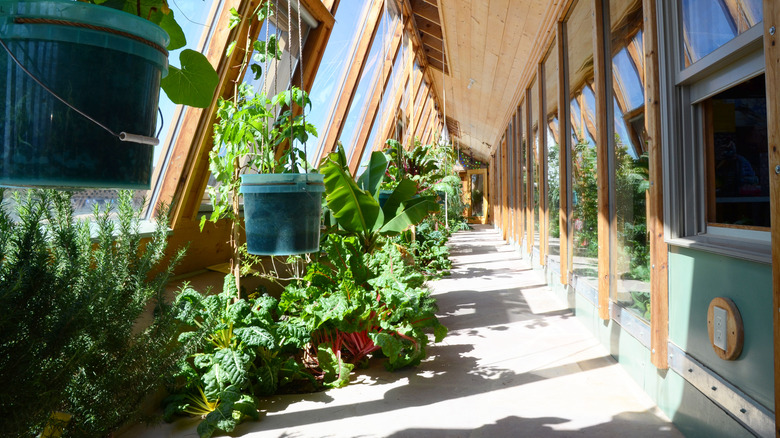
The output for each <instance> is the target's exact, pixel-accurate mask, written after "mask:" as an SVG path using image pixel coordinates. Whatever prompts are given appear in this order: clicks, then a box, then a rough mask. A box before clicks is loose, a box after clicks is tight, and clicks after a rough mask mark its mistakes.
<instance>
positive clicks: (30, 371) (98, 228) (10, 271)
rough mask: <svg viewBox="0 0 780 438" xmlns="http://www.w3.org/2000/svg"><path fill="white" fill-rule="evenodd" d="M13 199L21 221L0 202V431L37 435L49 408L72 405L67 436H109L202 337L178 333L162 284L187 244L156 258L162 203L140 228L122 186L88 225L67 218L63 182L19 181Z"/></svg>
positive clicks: (160, 251)
mask: <svg viewBox="0 0 780 438" xmlns="http://www.w3.org/2000/svg"><path fill="white" fill-rule="evenodd" d="M15 204H16V206H17V207H16V213H17V215H18V220H16V221H14V220H11V214H10V212H8V211H7V209H6V208H5V207H4V208H3V209H2V212H1V213H0V306H2V309H3V318H0V382H3V384H2V385H0V416H2V418H3V433H4V434H7V435H9V436H35V435H37V434H38V433H39V432H40V431H41V429H42V428H43V425H44V424H45V423H46V421H47V418H48V417H49V416H50V414H51V413H52V412H56V411H64V412H68V413H70V414H72V418H71V420H70V423H69V424H68V427H67V429H66V430H65V433H66V435H67V436H104V435H107V434H109V433H111V432H112V431H115V430H116V429H118V428H119V427H120V426H122V425H123V424H126V423H128V422H130V421H133V420H137V419H140V418H142V417H143V414H142V412H141V406H142V403H143V402H144V400H145V399H146V397H147V395H148V394H149V393H151V392H153V390H154V389H155V388H156V387H158V385H160V384H161V383H162V382H163V381H164V379H165V378H166V377H167V376H168V375H170V373H171V372H172V371H173V369H174V368H175V364H176V362H177V361H178V360H179V359H180V358H181V357H185V356H186V355H187V353H188V352H189V351H190V350H191V348H192V347H193V345H192V344H193V343H194V342H196V341H197V338H198V336H199V334H198V333H197V332H196V333H195V334H193V336H192V337H191V339H190V341H189V342H184V343H178V342H177V341H176V336H177V334H178V332H179V330H180V327H181V324H180V323H179V321H178V320H176V319H175V312H174V309H173V308H171V306H170V305H169V303H168V302H167V301H166V299H165V296H164V291H165V284H166V282H167V280H168V278H169V276H170V274H171V271H172V269H173V266H174V265H175V264H176V263H177V262H178V260H179V259H180V258H181V257H182V256H183V254H184V252H183V251H179V252H177V253H176V255H175V256H174V257H173V260H172V261H171V262H170V264H169V265H168V266H167V267H166V266H165V265H163V263H162V262H163V257H164V253H165V249H166V246H167V240H166V239H167V232H168V228H167V215H166V214H165V209H163V210H162V211H163V214H161V215H160V216H158V220H157V226H156V228H155V231H154V234H153V235H152V236H151V238H149V239H142V238H141V236H140V234H139V232H138V230H139V223H140V215H141V212H140V210H137V211H136V210H133V206H132V205H133V200H132V195H131V194H130V192H128V191H123V192H120V195H119V200H118V204H117V206H116V211H114V206H113V205H110V206H109V207H108V208H107V209H106V210H104V211H102V212H101V211H99V210H98V207H97V206H96V207H95V211H94V214H95V218H94V222H93V229H92V232H91V231H90V224H89V223H88V222H86V221H83V222H77V221H75V220H74V218H73V210H72V207H71V203H70V194H69V193H68V192H55V191H27V192H25V193H24V194H19V193H18V192H17V193H16V194H15ZM115 213H116V214H115ZM93 235H94V238H93ZM154 272H159V273H158V274H154ZM149 308H151V309H153V313H152V314H151V315H149V317H150V318H151V320H150V321H149V322H148V324H147V323H140V324H139V323H138V321H139V317H141V316H142V315H143V314H145V313H146V312H147V310H148V309H149Z"/></svg>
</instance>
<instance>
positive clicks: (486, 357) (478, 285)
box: [127, 226, 682, 438]
mask: <svg viewBox="0 0 780 438" xmlns="http://www.w3.org/2000/svg"><path fill="white" fill-rule="evenodd" d="M451 251H452V259H453V262H454V266H453V270H452V275H451V276H449V277H446V278H444V279H442V280H439V281H436V282H433V283H432V284H431V288H432V290H433V291H434V294H435V295H436V297H437V299H438V302H439V308H440V318H441V321H442V323H443V324H444V325H446V326H447V327H448V328H449V329H450V333H449V336H447V338H446V339H445V340H444V341H443V342H441V343H440V344H436V345H433V346H431V347H430V349H429V353H430V357H429V358H428V360H426V361H425V362H423V363H422V365H421V366H419V367H417V368H413V369H407V370H402V371H397V372H394V373H390V372H387V371H385V370H384V368H383V367H382V366H381V364H380V363H378V362H377V363H373V364H372V366H371V367H370V368H369V369H367V370H361V371H359V373H357V374H355V376H354V377H353V382H352V383H351V384H350V385H349V386H347V387H346V388H342V389H336V390H331V391H327V392H322V393H316V394H305V395H285V396H275V397H271V398H268V399H266V400H264V401H262V402H261V421H259V422H250V423H245V424H242V425H241V426H239V428H238V429H237V430H236V431H234V433H233V434H232V435H233V436H247V437H250V436H251V437H291V438H292V437H296V438H303V437H318V438H319V437H568V436H578V437H613V436H614V437H618V436H619V437H623V436H631V437H659V436H661V437H679V436H682V435H681V434H680V432H679V431H677V429H676V428H675V427H674V426H673V425H672V424H671V423H670V422H669V420H668V418H666V417H665V416H664V415H663V413H662V412H661V411H660V410H659V409H658V408H657V407H656V406H655V404H654V403H653V402H652V400H650V399H649V397H647V395H645V394H644V393H643V392H642V391H641V389H640V388H639V387H638V386H637V385H636V384H635V383H634V381H633V380H631V378H630V377H629V376H628V375H627V374H626V373H625V372H624V371H623V370H622V368H621V367H620V366H619V365H618V364H617V363H616V362H615V361H614V360H613V358H612V357H611V356H609V354H608V353H607V352H606V350H605V349H604V348H603V347H602V346H601V345H600V344H599V343H598V342H597V341H596V339H595V338H594V337H593V336H591V334H590V333H589V332H588V331H587V329H586V328H585V327H584V326H583V325H582V324H581V323H580V322H579V321H577V319H576V318H574V316H573V314H572V313H571V312H570V311H569V310H568V309H567V308H566V307H565V306H564V304H563V303H561V302H559V301H558V300H557V298H556V297H555V296H554V294H553V293H551V291H550V290H549V289H548V288H547V287H546V286H545V285H544V284H543V281H542V279H541V277H540V276H539V275H538V274H536V273H534V272H533V270H532V269H531V268H530V267H529V266H528V265H527V263H526V262H524V261H522V260H520V258H519V256H518V254H517V253H516V252H514V251H513V250H512V249H511V248H510V247H509V245H507V244H506V242H504V241H503V240H501V238H500V236H499V234H498V232H496V231H494V230H493V229H492V228H491V227H488V226H476V227H475V229H474V230H473V231H468V232H461V233H457V234H456V235H454V236H453V238H452V240H451ZM196 424H197V420H185V421H179V422H177V423H174V424H172V425H160V426H158V427H155V428H151V429H145V430H140V431H139V430H138V429H136V430H135V431H133V432H132V433H130V434H127V435H130V436H134V437H196V436H197V434H196V432H195V427H196Z"/></svg>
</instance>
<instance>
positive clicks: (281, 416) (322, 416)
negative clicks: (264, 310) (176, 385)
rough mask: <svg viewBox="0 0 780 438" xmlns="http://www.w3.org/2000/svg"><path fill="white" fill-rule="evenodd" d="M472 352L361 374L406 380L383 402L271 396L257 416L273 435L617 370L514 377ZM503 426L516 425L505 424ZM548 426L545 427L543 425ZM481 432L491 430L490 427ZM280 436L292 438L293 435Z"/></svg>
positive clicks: (608, 361) (571, 368)
mask: <svg viewBox="0 0 780 438" xmlns="http://www.w3.org/2000/svg"><path fill="white" fill-rule="evenodd" d="M471 350H473V347H472V346H470V345H437V346H434V347H431V348H430V350H429V352H430V356H429V358H428V359H427V360H426V361H425V362H424V363H423V364H422V365H421V366H420V367H419V368H409V369H403V370H398V371H395V372H392V373H391V372H388V371H385V370H384V369H382V368H381V367H378V366H377V365H378V364H373V365H372V367H371V368H370V369H368V370H365V371H364V372H363V374H364V375H365V376H367V377H368V381H367V382H362V383H361V382H355V383H351V385H385V384H388V383H392V382H394V381H399V380H401V379H406V380H408V381H407V382H404V383H403V384H402V386H397V387H394V388H392V389H390V390H388V391H387V392H385V393H384V396H383V398H382V399H374V400H361V401H356V402H354V403H351V404H347V405H345V404H339V405H334V406H329V402H330V401H332V399H331V398H330V396H329V395H328V394H327V393H315V394H301V395H283V396H274V397H269V398H268V399H265V400H264V401H261V414H262V416H266V415H268V414H274V415H273V420H274V421H273V428H274V430H284V429H288V428H295V427H298V426H303V425H308V424H316V423H319V422H325V421H329V422H332V421H338V420H342V419H347V418H356V417H360V416H369V415H373V414H380V413H386V412H390V411H395V410H400V409H408V408H410V407H421V406H429V405H433V404H436V403H440V402H443V401H446V400H450V399H456V398H464V397H469V396H472V395H477V394H484V393H489V392H492V391H499V390H504V389H506V388H509V387H517V386H521V385H528V384H532V383H535V382H540V381H543V380H547V379H551V378H561V377H564V376H567V375H572V374H576V373H581V372H585V371H589V370H592V369H595V368H601V367H606V366H612V365H614V364H615V361H614V360H613V359H612V358H611V357H610V356H603V357H597V358H593V359H588V360H583V361H579V362H571V363H566V364H563V365H558V366H552V367H548V368H542V369H536V370H533V371H529V372H525V373H517V372H515V371H513V370H509V369H505V368H501V367H496V366H490V365H481V364H480V363H479V360H478V358H476V357H473V356H471V355H469V352H471ZM303 400H306V401H310V402H315V403H321V404H322V405H323V406H322V407H308V408H307V409H306V410H305V414H303V413H302V412H287V411H286V408H287V407H288V406H289V405H291V404H294V403H298V402H300V401H303ZM507 421H515V420H511V419H509V420H507ZM561 421H568V420H561ZM549 423H550V422H549V421H547V422H546V423H545V424H549ZM267 426H268V424H266V423H265V422H264V421H262V420H261V421H260V422H250V423H244V424H242V425H240V426H239V428H237V429H236V431H235V432H236V433H238V434H247V433H251V432H252V430H266V431H268V429H266V427H267ZM485 427H491V425H488V426H485ZM539 427H541V426H539ZM356 432H358V431H356ZM406 432H408V435H407V434H406ZM429 432H431V433H434V435H429ZM436 432H437V431H436V430H431V431H428V430H419V431H417V430H409V431H405V432H403V433H404V434H402V435H398V436H410V437H411V436H415V437H418V436H419V437H423V436H424V437H428V436H437V435H435V433H436ZM439 432H445V431H439ZM446 432H447V433H448V434H447V436H462V435H460V434H459V431H456V430H453V431H446ZM280 436H290V437H292V436H294V435H280ZM355 436H359V435H355ZM393 436H396V435H393ZM438 436H444V435H438ZM496 436H499V435H496ZM503 436H506V435H503ZM510 436H513V435H510ZM529 436H530V435H529Z"/></svg>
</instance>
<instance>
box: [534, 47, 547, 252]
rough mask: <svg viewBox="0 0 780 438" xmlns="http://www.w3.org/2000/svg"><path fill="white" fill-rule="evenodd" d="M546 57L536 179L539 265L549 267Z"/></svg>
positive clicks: (539, 74)
mask: <svg viewBox="0 0 780 438" xmlns="http://www.w3.org/2000/svg"><path fill="white" fill-rule="evenodd" d="M544 84H545V80H544V57H542V59H541V60H540V61H539V64H538V65H537V69H536V85H537V86H538V89H539V91H538V95H539V98H538V100H539V102H537V107H538V109H539V115H538V117H539V118H538V120H539V122H538V124H537V131H538V132H539V150H538V151H537V156H538V160H539V166H538V169H539V175H537V177H536V181H537V187H538V189H537V190H538V191H539V264H540V265H542V266H546V265H547V135H546V132H545V128H544V127H545V120H547V114H546V113H547V103H546V102H545V98H544V88H545V85H544Z"/></svg>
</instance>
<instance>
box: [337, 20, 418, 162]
mask: <svg viewBox="0 0 780 438" xmlns="http://www.w3.org/2000/svg"><path fill="white" fill-rule="evenodd" d="M403 35H404V25H403V22H402V20H400V19H399V20H398V21H397V22H396V25H395V28H394V29H393V39H392V40H390V44H389V47H388V50H387V54H386V55H385V59H384V63H383V64H382V69H381V70H380V71H379V72H377V73H378V75H379V76H378V80H377V81H376V83H375V85H374V90H373V92H372V93H371V98H370V99H368V101H367V102H366V106H365V107H364V108H363V110H362V111H361V112H362V113H363V119H362V120H363V123H362V124H361V126H360V131H359V132H358V136H357V139H356V142H355V148H354V149H353V151H352V158H351V159H350V163H349V169H350V171H351V172H352V174H353V175H355V172H357V170H358V166H360V160H361V158H363V152H365V150H366V143H367V142H368V136H369V135H370V134H371V128H373V126H374V123H375V122H376V116H377V113H378V112H379V106H380V105H381V104H382V95H383V94H384V92H385V89H386V88H387V85H388V82H389V81H390V76H391V74H390V73H391V72H392V71H393V63H394V61H395V57H396V56H398V53H399V50H400V48H401V41H403Z"/></svg>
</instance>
